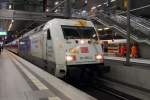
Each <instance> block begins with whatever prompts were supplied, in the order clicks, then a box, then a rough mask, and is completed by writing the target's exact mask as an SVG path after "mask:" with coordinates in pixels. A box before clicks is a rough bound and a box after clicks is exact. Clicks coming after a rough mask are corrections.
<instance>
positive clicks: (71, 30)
mask: <svg viewBox="0 0 150 100" xmlns="http://www.w3.org/2000/svg"><path fill="white" fill-rule="evenodd" d="M62 30H63V34H64V38H65V39H96V37H97V36H96V32H95V29H94V28H93V27H79V26H62Z"/></svg>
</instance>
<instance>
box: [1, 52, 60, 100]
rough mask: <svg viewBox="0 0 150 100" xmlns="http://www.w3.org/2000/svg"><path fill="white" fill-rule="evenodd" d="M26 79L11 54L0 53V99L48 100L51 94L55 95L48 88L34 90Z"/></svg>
mask: <svg viewBox="0 0 150 100" xmlns="http://www.w3.org/2000/svg"><path fill="white" fill-rule="evenodd" d="M28 81H29V80H28V79H27V78H25V76H24V75H23V74H22V72H21V71H20V70H19V69H18V67H16V64H15V63H14V62H13V61H12V58H11V55H10V54H9V53H8V52H7V51H4V52H3V53H2V54H1V55H0V100H48V97H50V96H52V95H53V96H54V97H56V96H55V95H54V94H53V93H49V92H50V91H48V90H41V91H39V90H35V89H34V88H33V87H32V85H33V84H32V83H31V82H28ZM57 100H58V99H57Z"/></svg>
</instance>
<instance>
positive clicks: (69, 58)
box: [66, 55, 74, 62]
mask: <svg viewBox="0 0 150 100" xmlns="http://www.w3.org/2000/svg"><path fill="white" fill-rule="evenodd" d="M73 60H74V58H73V56H70V55H68V56H66V61H68V62H70V61H73Z"/></svg>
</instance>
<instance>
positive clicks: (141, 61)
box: [104, 56, 150, 66]
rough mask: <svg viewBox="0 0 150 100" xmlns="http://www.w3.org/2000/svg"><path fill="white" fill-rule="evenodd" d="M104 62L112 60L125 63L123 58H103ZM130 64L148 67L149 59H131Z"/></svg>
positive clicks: (149, 64)
mask: <svg viewBox="0 0 150 100" xmlns="http://www.w3.org/2000/svg"><path fill="white" fill-rule="evenodd" d="M104 59H105V60H114V61H121V62H125V61H126V58H125V57H114V56H105V57H104ZM130 62H131V63H132V64H134V65H141V66H150V60H149V59H142V58H131V60H130Z"/></svg>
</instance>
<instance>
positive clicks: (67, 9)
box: [65, 0, 72, 18]
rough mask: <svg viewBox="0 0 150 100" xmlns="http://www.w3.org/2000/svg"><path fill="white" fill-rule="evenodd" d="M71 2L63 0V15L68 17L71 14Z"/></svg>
mask: <svg viewBox="0 0 150 100" xmlns="http://www.w3.org/2000/svg"><path fill="white" fill-rule="evenodd" d="M71 6H72V2H71V0H66V1H65V16H66V17H68V18H70V17H71V16H72V13H71V12H72V10H71V9H72V7H71Z"/></svg>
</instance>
